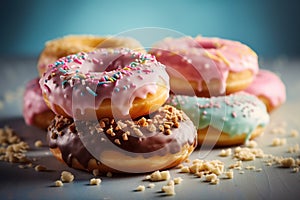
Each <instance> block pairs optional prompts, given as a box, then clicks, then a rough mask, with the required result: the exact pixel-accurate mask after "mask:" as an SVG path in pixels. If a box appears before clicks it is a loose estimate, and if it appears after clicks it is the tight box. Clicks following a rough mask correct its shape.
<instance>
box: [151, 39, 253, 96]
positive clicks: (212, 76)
mask: <svg viewBox="0 0 300 200" xmlns="http://www.w3.org/2000/svg"><path fill="white" fill-rule="evenodd" d="M150 53H152V54H154V55H155V56H156V58H157V60H158V61H159V62H161V63H163V64H165V65H166V66H167V72H168V73H169V75H170V78H171V79H172V77H176V78H181V79H182V78H183V77H184V78H185V79H186V80H187V81H194V82H197V83H198V87H197V89H198V90H199V92H201V91H202V81H205V82H206V83H209V82H210V81H212V80H218V81H219V82H220V86H219V88H218V89H219V91H218V92H219V93H220V94H224V93H225V90H226V80H227V77H228V74H229V72H241V71H244V70H251V71H252V72H253V74H254V75H256V74H257V72H258V58H257V55H256V54H255V52H254V51H253V50H251V49H250V48H249V47H248V46H246V45H244V44H242V43H240V42H236V41H231V40H225V39H220V38H205V37H200V36H198V37H196V38H191V37H182V38H176V39H174V38H166V39H165V40H163V41H160V42H158V43H157V44H155V45H154V47H153V48H152V49H151V50H150ZM182 76H183V77H182Z"/></svg>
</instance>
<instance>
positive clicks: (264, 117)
mask: <svg viewBox="0 0 300 200" xmlns="http://www.w3.org/2000/svg"><path fill="white" fill-rule="evenodd" d="M167 103H168V104H170V105H173V106H175V107H177V108H178V109H181V110H183V111H184V112H185V113H186V114H187V115H188V116H189V117H190V118H191V120H192V121H193V123H194V125H195V126H196V128H197V129H203V128H206V127H207V126H209V125H210V126H211V127H214V128H216V129H218V130H220V131H222V132H225V133H227V134H229V135H230V136H235V135H240V134H246V135H247V137H246V139H248V138H249V136H250V135H251V133H252V132H253V131H254V130H255V129H256V128H257V127H258V126H261V127H265V126H266V125H267V124H268V123H269V120H270V117H269V114H268V112H267V109H266V106H265V104H264V103H263V102H261V101H260V100H259V99H258V98H257V97H256V96H253V95H249V94H246V93H237V94H232V95H228V96H219V97H211V98H200V97H195V96H181V95H174V96H171V97H170V98H169V99H168V101H167Z"/></svg>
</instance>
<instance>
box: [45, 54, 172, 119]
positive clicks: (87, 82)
mask: <svg viewBox="0 0 300 200" xmlns="http://www.w3.org/2000/svg"><path fill="white" fill-rule="evenodd" d="M40 86H41V89H42V92H43V95H44V99H45V101H46V103H47V104H48V106H49V107H50V108H51V110H52V111H53V112H55V113H56V114H57V115H63V116H65V117H71V118H74V119H76V118H77V119H78V118H80V119H82V118H84V119H91V118H92V119H94V118H95V117H98V118H103V117H109V118H114V117H120V118H125V117H129V116H130V117H131V118H133V119H134V118H136V117H140V116H143V115H148V114H149V113H150V112H151V111H152V112H153V111H155V110H157V109H158V108H159V107H160V106H161V105H163V104H164V102H165V101H166V99H167V98H168V95H169V76H168V74H167V72H166V70H165V66H164V65H162V64H160V63H159V62H157V61H156V59H155V57H154V56H152V55H150V54H143V53H140V52H136V51H133V50H130V49H97V50H96V51H93V52H90V53H78V54H74V55H69V56H66V57H63V58H61V59H59V60H58V61H56V62H55V63H54V64H51V65H49V67H48V71H47V72H46V73H45V74H44V75H43V77H42V78H41V80H40Z"/></svg>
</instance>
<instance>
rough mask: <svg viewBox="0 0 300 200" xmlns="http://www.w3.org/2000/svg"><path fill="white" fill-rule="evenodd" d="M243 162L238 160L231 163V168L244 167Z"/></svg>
mask: <svg viewBox="0 0 300 200" xmlns="http://www.w3.org/2000/svg"><path fill="white" fill-rule="evenodd" d="M242 165H243V162H242V161H241V160H238V161H236V162H235V163H234V164H231V165H229V167H228V168H229V169H242Z"/></svg>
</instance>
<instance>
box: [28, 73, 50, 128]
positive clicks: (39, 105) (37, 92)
mask: <svg viewBox="0 0 300 200" xmlns="http://www.w3.org/2000/svg"><path fill="white" fill-rule="evenodd" d="M49 110H50V109H49V108H48V106H47V105H46V103H45V102H44V99H43V96H42V90H41V88H40V85H39V78H35V79H33V80H31V81H29V82H28V83H27V85H26V89H25V92H24V96H23V116H24V119H25V122H26V124H28V125H33V123H34V117H35V116H36V115H38V114H41V113H43V112H46V111H49Z"/></svg>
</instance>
